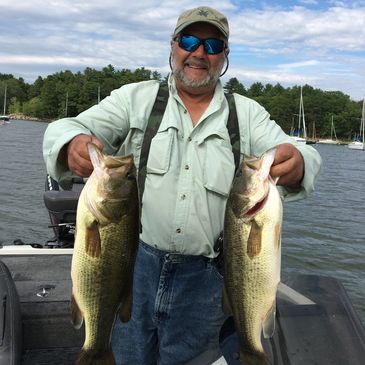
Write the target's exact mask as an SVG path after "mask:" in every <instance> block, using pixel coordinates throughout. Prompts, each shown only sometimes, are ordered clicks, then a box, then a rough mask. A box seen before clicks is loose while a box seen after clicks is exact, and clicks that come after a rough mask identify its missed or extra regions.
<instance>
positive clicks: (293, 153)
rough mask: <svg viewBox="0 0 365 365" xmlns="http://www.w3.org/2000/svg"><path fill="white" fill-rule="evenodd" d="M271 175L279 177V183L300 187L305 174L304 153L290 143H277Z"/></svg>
mask: <svg viewBox="0 0 365 365" xmlns="http://www.w3.org/2000/svg"><path fill="white" fill-rule="evenodd" d="M270 175H271V177H273V178H276V177H278V178H279V180H278V185H284V186H288V187H292V188H296V187H299V186H300V183H301V181H302V179H303V176H304V160H303V156H302V154H301V153H300V152H299V151H298V150H297V149H296V148H295V147H294V146H293V145H292V144H290V143H284V144H279V145H277V146H276V153H275V159H274V163H273V164H272V166H271V169H270Z"/></svg>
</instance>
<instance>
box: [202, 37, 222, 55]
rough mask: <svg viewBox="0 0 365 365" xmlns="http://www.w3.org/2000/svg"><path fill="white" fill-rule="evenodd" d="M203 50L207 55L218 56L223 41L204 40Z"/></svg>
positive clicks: (214, 39)
mask: <svg viewBox="0 0 365 365" xmlns="http://www.w3.org/2000/svg"><path fill="white" fill-rule="evenodd" d="M204 48H205V51H206V52H207V53H208V54H218V53H221V52H222V51H223V49H224V41H222V40H221V39H217V38H208V39H205V40H204Z"/></svg>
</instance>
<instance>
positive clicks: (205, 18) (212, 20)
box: [173, 6, 229, 39]
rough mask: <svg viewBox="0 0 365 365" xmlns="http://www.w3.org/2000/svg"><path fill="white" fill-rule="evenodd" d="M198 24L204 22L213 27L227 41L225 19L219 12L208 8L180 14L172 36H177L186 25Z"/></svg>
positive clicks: (227, 29) (227, 31)
mask: <svg viewBox="0 0 365 365" xmlns="http://www.w3.org/2000/svg"><path fill="white" fill-rule="evenodd" d="M198 22H205V23H209V24H212V25H214V26H215V27H216V28H218V29H219V30H220V31H221V32H222V34H223V35H224V36H225V37H226V38H227V39H228V36H229V27H228V20H227V18H226V17H225V16H224V15H223V14H221V13H220V12H219V11H217V10H215V9H212V8H210V7H208V6H199V7H197V8H194V9H189V10H186V11H184V12H183V13H181V15H180V16H179V18H178V19H177V23H176V26H175V30H174V33H173V35H174V36H176V35H178V34H179V33H180V32H181V31H182V30H183V29H184V28H186V27H187V26H188V25H190V24H193V23H198Z"/></svg>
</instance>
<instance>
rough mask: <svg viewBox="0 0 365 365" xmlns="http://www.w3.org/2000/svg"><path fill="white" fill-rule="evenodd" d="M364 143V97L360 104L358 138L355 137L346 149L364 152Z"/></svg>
mask: <svg viewBox="0 0 365 365" xmlns="http://www.w3.org/2000/svg"><path fill="white" fill-rule="evenodd" d="M364 143H365V97H364V100H363V103H362V114H361V122H360V133H359V135H358V136H356V138H355V140H354V141H353V142H350V143H349V144H348V148H350V149H351V150H359V151H364V150H365V146H364Z"/></svg>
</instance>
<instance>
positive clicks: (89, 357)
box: [75, 349, 116, 365]
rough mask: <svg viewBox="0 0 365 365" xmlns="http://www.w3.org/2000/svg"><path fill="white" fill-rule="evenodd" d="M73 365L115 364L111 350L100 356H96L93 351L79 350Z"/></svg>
mask: <svg viewBox="0 0 365 365" xmlns="http://www.w3.org/2000/svg"><path fill="white" fill-rule="evenodd" d="M75 365H116V362H115V359H114V355H113V352H112V350H111V349H109V350H107V351H105V352H103V353H102V354H96V353H95V351H90V350H86V349H81V351H80V354H79V357H78V358H77V360H76V362H75Z"/></svg>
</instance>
